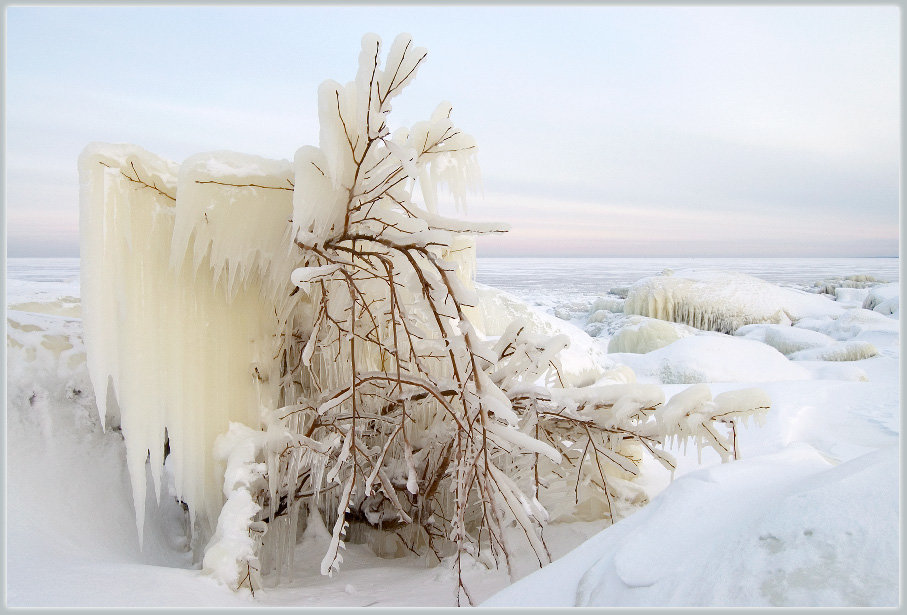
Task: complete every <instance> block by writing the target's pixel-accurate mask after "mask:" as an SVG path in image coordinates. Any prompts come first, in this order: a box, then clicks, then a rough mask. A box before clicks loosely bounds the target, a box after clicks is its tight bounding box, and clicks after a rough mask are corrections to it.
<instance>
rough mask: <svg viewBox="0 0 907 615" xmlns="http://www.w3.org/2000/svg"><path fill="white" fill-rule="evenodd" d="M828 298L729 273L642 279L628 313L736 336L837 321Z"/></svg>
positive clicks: (630, 298) (837, 311) (685, 273)
mask: <svg viewBox="0 0 907 615" xmlns="http://www.w3.org/2000/svg"><path fill="white" fill-rule="evenodd" d="M842 310H843V308H842V307H841V306H838V305H835V303H834V302H832V301H829V300H828V299H827V298H825V297H821V296H819V295H816V294H813V293H807V292H801V291H798V290H794V289H790V288H782V287H780V286H776V285H774V284H769V283H768V282H765V281H763V280H760V279H759V278H755V277H753V276H749V275H746V274H742V273H735V272H725V271H699V270H685V271H678V272H675V273H668V274H667V275H659V276H653V277H648V278H643V279H642V280H639V281H638V282H636V283H635V284H633V285H632V286H631V287H630V290H629V292H628V294H627V300H626V303H625V304H624V312H626V313H627V314H639V315H641V316H650V317H652V318H659V319H661V320H670V321H673V322H680V323H684V324H687V325H690V326H692V327H696V328H697V329H703V330H708V331H719V332H723V333H733V332H734V331H735V330H737V329H739V328H740V327H742V326H744V325H749V324H754V323H774V324H781V323H789V322H791V321H797V320H799V319H801V318H805V317H807V316H812V317H828V316H831V317H833V316H837V315H838V314H840V313H841V312H842Z"/></svg>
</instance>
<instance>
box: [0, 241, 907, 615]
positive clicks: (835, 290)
mask: <svg viewBox="0 0 907 615" xmlns="http://www.w3.org/2000/svg"><path fill="white" fill-rule="evenodd" d="M665 268H671V269H674V270H676V271H677V274H676V275H679V276H680V275H686V274H685V273H684V271H685V270H690V269H696V270H702V269H714V270H721V271H737V272H742V273H746V274H750V275H755V276H757V277H760V278H762V279H763V280H766V281H767V282H770V283H773V284H778V285H781V286H783V287H786V288H788V289H795V290H798V291H807V292H809V293H811V294H812V295H813V296H812V297H809V300H810V302H811V303H810V305H813V304H815V305H816V306H818V307H817V308H815V309H812V311H811V313H809V314H805V315H803V314H798V315H797V316H798V320H797V321H796V322H795V323H794V325H795V326H789V325H786V324H752V325H747V326H746V327H742V328H741V329H738V330H737V334H736V335H726V334H722V333H716V332H706V331H698V330H690V329H689V328H684V326H683V325H679V324H678V325H672V326H669V327H665V326H664V325H658V326H654V327H649V328H650V329H651V331H652V335H649V336H648V337H645V339H644V340H643V338H642V337H640V335H642V334H639V333H638V332H639V331H642V330H645V329H647V325H646V322H645V320H644V318H643V317H641V316H629V315H627V314H624V313H623V311H622V306H623V302H624V300H625V299H626V297H627V294H628V292H629V288H630V287H631V286H632V285H634V284H635V283H636V282H637V281H639V280H640V278H643V277H647V276H653V275H656V274H659V273H660V272H661V271H662V270H663V269H665ZM478 279H479V281H480V282H482V283H484V284H488V285H489V286H493V287H495V288H499V289H503V290H505V291H508V292H510V293H512V294H513V295H516V297H517V298H519V299H521V300H522V301H525V302H527V303H529V304H530V305H531V309H532V310H534V312H530V313H531V314H534V315H533V316H532V318H533V320H534V321H535V322H538V323H539V326H540V327H542V328H543V329H545V330H552V329H557V331H558V332H567V333H569V334H570V335H571V337H572V339H573V344H572V348H571V352H572V353H573V355H572V356H571V357H570V359H571V362H573V363H575V364H576V365H577V366H578V367H577V373H580V374H586V375H587V374H590V373H591V374H593V376H590V377H594V369H592V368H590V365H591V366H593V367H594V366H595V365H602V364H604V363H606V362H610V361H613V362H615V363H619V364H623V365H627V366H629V367H631V368H632V369H633V370H634V372H636V374H637V377H638V379H639V380H640V381H643V382H657V383H661V384H663V386H664V389H665V393H666V395H667V396H670V395H672V394H674V393H676V392H678V391H681V390H683V389H684V388H686V387H687V386H689V385H690V384H692V383H697V382H706V383H709V385H710V387H711V389H712V393H713V394H718V393H721V392H723V391H726V390H731V389H737V388H741V387H744V386H759V387H761V388H763V389H764V390H765V391H766V392H767V393H768V394H769V395H770V397H771V399H772V409H771V410H770V412H769V413H768V415H767V419H766V422H765V424H764V425H762V426H754V425H752V424H751V425H750V426H749V428H747V429H745V430H742V431H741V432H740V433H739V434H738V437H739V447H740V450H741V452H742V459H741V460H739V461H736V462H733V463H730V464H720V462H719V459H718V457H717V454H709V453H708V452H705V453H703V455H702V459H701V460H700V459H698V454H697V451H696V450H695V449H692V450H689V451H683V450H680V451H675V452H676V453H677V454H678V456H679V465H678V469H677V471H676V473H675V478H674V480H673V481H671V477H670V476H669V475H668V473H667V472H666V471H665V470H663V469H662V468H661V467H660V466H658V465H657V464H656V463H654V462H646V466H645V469H646V470H647V473H646V475H645V477H644V479H643V483H644V486H645V488H646V489H647V490H648V491H649V493H650V494H651V497H652V501H651V503H650V504H649V505H648V506H647V507H645V508H643V509H642V510H640V511H639V512H637V513H634V514H633V515H631V516H629V517H627V518H626V519H623V520H621V521H620V522H619V523H617V524H615V525H614V526H612V527H609V528H607V529H605V527H604V524H603V523H596V522H590V523H565V524H552V525H550V526H548V527H547V528H546V530H545V539H546V542H547V544H548V546H549V547H550V548H551V551H552V554H553V555H554V556H555V558H557V560H556V561H555V562H554V563H553V564H551V565H550V566H548V567H546V568H544V569H542V570H538V566H537V564H534V563H533V560H532V559H531V558H530V557H529V556H528V553H527V557H525V558H520V557H517V558H515V560H516V562H515V570H514V572H515V575H514V576H515V579H512V580H511V579H508V578H507V576H506V574H505V573H504V572H503V571H486V570H482V569H473V570H469V571H468V572H467V574H466V577H465V578H466V583H467V586H468V587H469V589H470V593H471V594H472V596H473V597H474V599H476V600H477V601H478V602H482V603H483V604H484V605H487V606H520V605H526V606H570V605H577V606H703V605H723V606H781V605H784V606H870V605H871V606H895V605H898V604H899V602H900V593H899V580H900V569H899V544H900V532H899V518H900V510H899V500H900V495H899V486H900V464H899V445H900V397H899V384H900V380H899V378H900V377H899V357H900V349H899V348H900V327H899V309H898V295H899V286H898V282H899V279H898V259H794V260H784V259H693V260H690V259H683V260H674V261H669V260H666V259H594V260H591V259H543V260H539V259H480V261H479V266H478ZM823 291H824V293H825V294H819V293H820V292H823ZM483 296H488V297H492V296H493V297H495V299H494V300H495V302H496V305H506V306H509V307H508V309H510V310H522V309H524V308H521V307H520V306H519V302H514V300H512V299H508V298H507V296H506V295H501V294H500V293H496V292H495V291H494V290H491V289H489V290H487V291H486V292H484V293H483ZM78 298H79V271H78V261H77V260H75V259H11V260H10V261H9V263H8V269H7V303H6V305H7V310H8V311H7V353H8V355H7V379H8V381H7V432H6V433H7V500H6V501H7V510H6V513H7V537H6V541H5V545H6V550H7V551H6V556H7V593H6V596H7V605H8V606H11V607H22V606H134V607H135V606H148V607H151V606H160V607H163V606H208V607H216V606H241V607H252V606H319V607H327V606H342V607H354V606H451V605H453V604H454V603H455V602H454V601H455V595H456V582H455V577H454V576H453V574H452V572H451V571H450V570H448V569H446V568H444V567H443V566H438V567H434V568H432V567H428V566H426V565H425V564H424V563H423V562H421V561H420V560H416V559H408V558H401V559H381V558H378V557H377V556H375V555H374V554H372V553H371V552H370V551H369V549H368V548H367V547H365V546H362V545H350V547H349V549H348V550H347V553H346V554H345V559H344V564H343V567H342V568H341V571H340V574H339V575H335V576H334V577H333V578H329V577H323V576H321V575H320V574H319V572H318V564H319V562H320V560H321V554H322V553H323V551H324V548H323V546H324V545H323V544H322V543H324V541H326V540H327V537H326V534H325V532H324V531H323V530H322V529H321V528H317V527H311V528H309V530H308V531H307V534H306V535H305V536H304V538H303V540H302V541H301V542H300V543H299V545H298V546H297V550H296V562H297V566H296V569H295V571H294V573H293V577H292V578H291V579H283V580H282V582H281V584H280V585H279V586H278V587H266V588H265V590H264V591H260V592H257V593H256V595H255V597H254V598H253V597H252V596H250V595H249V594H248V592H246V593H240V594H234V593H232V592H231V591H230V590H229V589H227V588H226V587H223V586H221V585H218V584H217V583H215V582H214V581H213V580H211V579H210V578H207V577H205V576H203V575H202V573H201V572H200V571H199V570H198V569H197V568H196V567H194V566H193V564H192V562H191V561H190V559H191V558H190V557H189V555H188V553H187V549H186V547H187V545H186V535H185V526H184V523H185V521H184V516H183V513H182V510H181V509H180V507H179V506H178V505H177V504H176V502H175V501H174V500H172V499H171V498H167V497H163V498H162V499H161V501H160V503H159V504H158V503H157V502H155V501H154V500H153V495H149V500H148V503H147V504H146V509H147V510H149V511H150V512H149V515H148V518H149V521H148V524H147V525H146V530H145V548H144V550H143V551H140V550H139V546H138V540H137V537H136V532H135V523H134V518H133V510H132V497H131V489H130V486H129V479H128V475H127V473H126V470H125V463H124V446H123V442H122V438H121V436H120V434H119V432H117V431H115V430H113V431H108V432H107V433H104V432H103V431H102V430H101V429H100V425H99V423H98V420H97V415H96V412H95V411H94V397H93V393H92V391H91V386H90V384H89V382H88V377H87V372H86V369H85V364H84V349H83V347H82V342H81V322H80V311H79V300H78ZM864 305H865V306H866V307H867V308H871V309H864V307H862V306H864ZM672 327H673V328H672ZM634 328H635V329H634ZM621 332H623V333H621ZM618 335H622V337H623V342H622V343H621V344H620V350H621V352H619V353H614V352H612V353H611V354H607V350H608V345H609V342H610V340H611V339H612V338H613V337H616V336H618ZM634 336H636V337H634ZM634 340H635V341H634ZM640 340H642V341H640ZM636 343H639V344H643V345H644V346H645V347H644V348H642V347H640V348H639V349H640V350H648V352H645V353H633V352H628V351H627V350H630V349H633V344H636ZM870 346H871V349H872V351H870V348H869V347H870ZM615 348H617V345H616V344H615ZM861 357H864V358H861ZM829 359H836V360H829ZM841 359H855V360H841ZM583 361H586V363H583ZM155 510H157V512H154V511H155ZM527 575H528V576H527ZM511 581H516V583H513V584H511Z"/></svg>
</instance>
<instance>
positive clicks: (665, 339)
mask: <svg viewBox="0 0 907 615" xmlns="http://www.w3.org/2000/svg"><path fill="white" fill-rule="evenodd" d="M696 333H697V331H696V329H694V328H692V327H689V326H686V325H682V324H679V323H673V322H668V321H666V320H658V319H657V318H647V317H645V316H630V317H629V318H628V319H627V320H626V321H625V323H624V325H623V326H621V328H620V329H618V330H617V331H616V332H615V333H614V335H612V336H611V339H610V340H609V341H608V352H609V353H611V352H632V353H638V354H644V353H646V352H651V351H653V350H657V349H659V348H663V347H665V346H667V345H668V344H670V343H672V342H676V341H677V340H679V339H680V338H682V337H689V336H691V335H695V334H696Z"/></svg>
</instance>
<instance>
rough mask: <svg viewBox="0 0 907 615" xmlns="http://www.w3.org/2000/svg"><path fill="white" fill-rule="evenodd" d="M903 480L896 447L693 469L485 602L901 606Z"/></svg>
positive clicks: (791, 454) (805, 452)
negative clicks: (897, 533)
mask: <svg viewBox="0 0 907 615" xmlns="http://www.w3.org/2000/svg"><path fill="white" fill-rule="evenodd" d="M898 474H899V461H898V450H897V447H896V446H895V447H890V448H887V449H884V450H881V451H878V452H874V453H870V454H867V455H865V456H862V457H859V458H857V459H855V460H852V461H849V462H847V463H843V464H841V465H840V466H837V467H831V466H829V464H828V463H827V462H826V461H825V460H824V458H822V456H820V455H819V454H817V453H816V452H815V451H813V450H812V449H810V448H809V447H806V446H796V447H789V448H787V449H785V450H783V451H781V452H780V453H777V454H774V455H766V456H762V457H759V458H755V459H751V460H743V461H738V462H735V463H733V464H727V465H721V466H717V467H713V468H709V469H705V470H701V471H698V472H694V473H691V474H688V475H686V476H684V477H682V478H680V479H678V480H677V481H675V482H674V483H673V484H671V485H670V486H669V487H668V488H667V489H665V491H664V492H662V493H661V494H660V495H659V496H658V497H657V498H656V499H655V500H653V501H652V502H651V503H650V504H649V505H648V506H647V507H646V508H644V509H643V510H641V511H640V512H638V513H636V514H635V515H633V516H631V517H629V518H627V519H624V520H622V521H620V522H619V523H617V524H616V525H614V526H612V527H610V528H608V529H606V530H604V531H603V532H601V533H599V534H598V535H596V536H595V537H593V538H592V539H591V540H589V541H587V542H586V543H584V544H583V545H581V546H580V547H578V548H577V549H575V550H574V551H572V552H570V553H569V554H568V555H566V556H564V557H563V558H562V559H560V560H557V561H555V562H554V563H553V564H551V565H549V566H547V567H545V568H544V569H542V570H540V571H538V572H536V573H533V574H531V575H529V576H528V577H525V578H524V579H522V580H520V581H518V582H517V583H515V584H514V585H512V586H510V587H508V588H507V589H505V590H504V591H502V592H500V593H498V594H496V595H495V596H493V597H492V598H491V599H489V600H487V601H485V602H484V603H483V604H482V606H548V607H551V606H595V607H604V606H608V607H614V606H646V607H653V606H655V607H657V606H762V607H765V606H826V607H831V606H860V607H866V606H896V605H897V604H898V587H899V578H900V575H899V565H898V544H897V541H896V540H892V539H891V538H892V536H891V529H892V528H894V527H897V524H898ZM678 528H682V531H678Z"/></svg>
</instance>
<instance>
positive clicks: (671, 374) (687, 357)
mask: <svg viewBox="0 0 907 615" xmlns="http://www.w3.org/2000/svg"><path fill="white" fill-rule="evenodd" d="M611 356H612V358H613V359H615V360H616V361H619V362H620V363H624V364H626V365H629V366H630V367H631V368H632V369H633V370H634V371H635V372H636V375H637V377H638V378H639V379H640V381H654V382H661V383H664V384H696V383H700V382H770V381H775V380H801V379H808V378H810V375H809V372H808V371H807V370H806V369H804V368H803V367H801V366H799V365H797V364H796V363H793V362H791V361H790V360H789V359H788V358H787V357H785V356H784V355H783V354H781V353H780V352H778V351H777V350H775V349H774V348H772V347H770V346H767V345H765V344H763V343H760V342H757V341H754V340H748V339H741V338H737V337H731V336H727V335H720V334H712V335H696V336H691V337H685V338H682V339H679V340H677V341H676V342H673V343H671V344H669V345H668V346H665V347H664V348H660V349H658V350H653V351H652V352H649V353H647V354H644V355H636V354H630V353H625V354H624V353H622V354H617V355H611Z"/></svg>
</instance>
